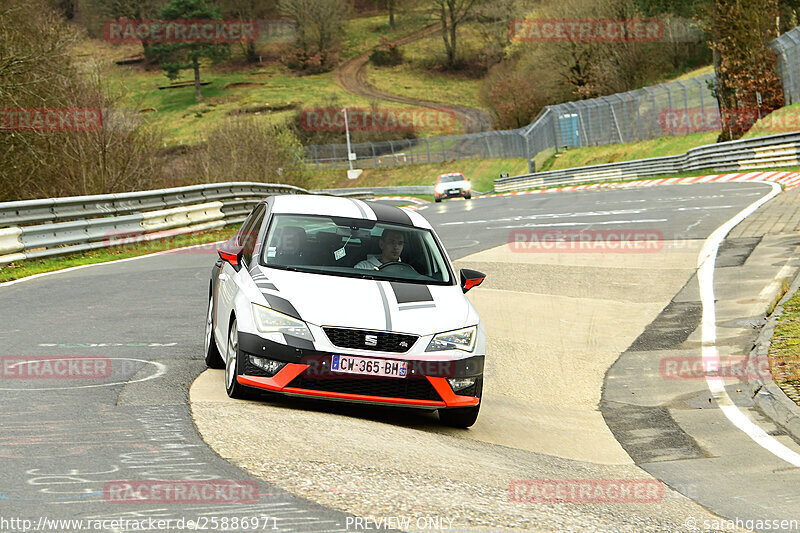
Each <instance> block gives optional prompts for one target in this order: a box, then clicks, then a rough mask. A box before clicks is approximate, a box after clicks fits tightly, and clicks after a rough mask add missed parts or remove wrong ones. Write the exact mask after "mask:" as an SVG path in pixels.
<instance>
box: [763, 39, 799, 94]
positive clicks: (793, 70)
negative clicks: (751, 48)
mask: <svg viewBox="0 0 800 533" xmlns="http://www.w3.org/2000/svg"><path fill="white" fill-rule="evenodd" d="M769 46H770V48H772V49H773V50H774V51H775V53H776V54H777V55H778V75H779V76H780V78H781V81H782V82H783V96H784V98H785V100H786V105H791V104H796V103H797V102H800V27H798V28H794V29H793V30H789V31H787V32H786V33H784V34H783V35H781V36H780V37H778V38H777V39H775V40H774V41H772V42H771V43H769Z"/></svg>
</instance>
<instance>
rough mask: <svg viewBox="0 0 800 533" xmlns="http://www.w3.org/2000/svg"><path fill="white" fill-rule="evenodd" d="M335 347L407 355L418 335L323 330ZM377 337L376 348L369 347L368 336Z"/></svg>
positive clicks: (356, 330) (352, 330)
mask: <svg viewBox="0 0 800 533" xmlns="http://www.w3.org/2000/svg"><path fill="white" fill-rule="evenodd" d="M323 329H324V330H325V334H326V335H327V336H328V338H329V339H330V340H331V342H332V343H333V345H334V346H338V347H339V348H355V349H358V350H374V351H377V352H395V353H405V352H407V351H408V350H410V349H411V347H412V346H413V345H414V343H415V342H417V338H418V337H417V336H416V335H403V334H401V333H386V332H385V331H367V330H363V329H344V328H323ZM368 335H370V336H373V337H375V340H376V341H377V342H376V344H375V346H369V345H367V343H366V341H367V336H368Z"/></svg>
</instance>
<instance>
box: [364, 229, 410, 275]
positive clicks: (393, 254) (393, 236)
mask: <svg viewBox="0 0 800 533" xmlns="http://www.w3.org/2000/svg"><path fill="white" fill-rule="evenodd" d="M378 246H379V247H380V249H381V253H380V255H376V254H370V255H368V256H367V258H366V259H364V260H363V261H360V262H359V263H357V264H356V266H355V268H363V269H366V270H370V269H371V270H378V269H379V268H380V267H381V266H382V265H384V264H386V263H392V262H398V261H400V254H401V253H403V246H405V236H404V235H403V233H402V232H400V231H397V230H392V229H387V230H385V231H384V232H383V233H382V234H381V238H380V239H379V240H378Z"/></svg>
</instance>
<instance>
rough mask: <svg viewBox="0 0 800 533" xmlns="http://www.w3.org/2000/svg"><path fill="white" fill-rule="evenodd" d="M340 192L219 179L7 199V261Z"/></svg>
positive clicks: (0, 243) (193, 226)
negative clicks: (286, 197)
mask: <svg viewBox="0 0 800 533" xmlns="http://www.w3.org/2000/svg"><path fill="white" fill-rule="evenodd" d="M276 194H336V195H338V196H347V197H356V198H371V197H372V193H371V192H370V191H369V190H349V189H347V190H343V191H341V192H340V193H325V192H320V191H307V190H305V189H301V188H299V187H294V186H291V185H280V184H269V183H248V182H232V183H214V184H209V185H193V186H190V187H177V188H173V189H159V190H154V191H142V192H130V193H122V194H103V195H97V196H73V197H68V198H49V199H44V200H28V201H20V202H4V203H0V265H5V264H8V263H11V262H12V261H20V260H23V259H34V258H42V257H52V256H58V255H65V254H69V253H73V252H81V251H88V250H94V249H98V248H106V247H109V246H114V245H118V244H130V243H131V242H132V241H138V240H144V241H150V240H155V239H159V238H166V237H173V236H175V235H179V234H183V233H190V232H193V231H203V230H209V229H214V228H219V227H222V226H225V225H228V224H236V223H238V222H241V221H243V220H244V218H245V217H246V216H247V214H248V213H249V212H250V210H251V209H252V208H253V206H254V205H255V204H257V203H258V202H259V201H260V200H261V199H263V198H264V197H265V196H271V195H276Z"/></svg>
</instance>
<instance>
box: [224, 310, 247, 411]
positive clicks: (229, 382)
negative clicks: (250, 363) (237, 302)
mask: <svg viewBox="0 0 800 533" xmlns="http://www.w3.org/2000/svg"><path fill="white" fill-rule="evenodd" d="M242 357H243V355H242V352H241V351H240V350H239V330H238V328H237V327H236V319H235V318H234V319H233V322H231V327H230V331H229V332H228V359H227V361H226V362H225V390H226V391H227V393H228V396H230V397H231V398H236V399H240V400H241V399H245V398H247V397H249V396H250V394H249V393H248V390H247V388H246V387H245V386H244V385H242V384H240V383H239V382H238V381H237V380H236V377H237V376H239V374H240V371H239V369H240V368H242V363H243V361H242Z"/></svg>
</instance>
